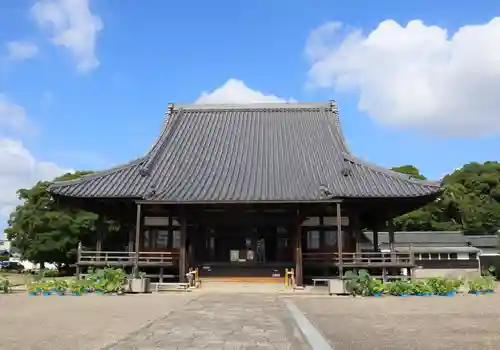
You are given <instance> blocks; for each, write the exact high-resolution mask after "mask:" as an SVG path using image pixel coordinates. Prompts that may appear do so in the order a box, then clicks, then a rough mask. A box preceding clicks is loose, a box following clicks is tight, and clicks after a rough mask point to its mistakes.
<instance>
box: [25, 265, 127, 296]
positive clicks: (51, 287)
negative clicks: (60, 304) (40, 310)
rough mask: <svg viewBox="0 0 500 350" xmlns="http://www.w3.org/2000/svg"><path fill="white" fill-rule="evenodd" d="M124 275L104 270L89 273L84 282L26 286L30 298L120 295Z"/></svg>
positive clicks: (52, 282)
mask: <svg viewBox="0 0 500 350" xmlns="http://www.w3.org/2000/svg"><path fill="white" fill-rule="evenodd" d="M124 284H125V273H124V271H123V270H121V269H113V268H105V269H99V270H91V271H89V275H88V277H87V278H86V279H84V280H79V281H76V280H74V281H65V280H55V279H53V280H39V281H36V282H33V283H30V284H29V285H28V294H29V295H30V296H39V295H42V296H51V295H58V296H64V295H72V296H81V295H84V294H88V293H92V292H96V293H97V294H103V295H104V294H108V295H122V294H123V292H124Z"/></svg>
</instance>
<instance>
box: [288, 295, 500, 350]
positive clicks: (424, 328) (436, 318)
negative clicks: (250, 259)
mask: <svg viewBox="0 0 500 350" xmlns="http://www.w3.org/2000/svg"><path fill="white" fill-rule="evenodd" d="M294 303H295V304H296V305H297V306H298V307H299V309H300V310H301V311H302V312H303V313H304V314H305V315H306V317H307V318H308V319H309V320H310V321H311V323H313V324H314V325H315V326H316V327H317V328H318V329H319V330H320V332H321V333H322V334H323V335H324V336H325V338H326V339H327V340H328V341H329V342H330V343H331V344H332V345H333V346H334V348H335V350H365V349H366V350H368V349H369V350H377V349H384V350H385V349H390V350H409V349H411V350H417V349H418V350H438V349H439V350H446V349H454V350H465V349H467V350H472V349H482V350H488V349H500V326H499V321H500V295H499V294H498V293H497V294H492V295H482V296H473V295H457V296H454V297H439V296H433V297H379V298H377V297H371V298H352V297H334V298H323V297H309V298H300V299H298V298H295V299H294Z"/></svg>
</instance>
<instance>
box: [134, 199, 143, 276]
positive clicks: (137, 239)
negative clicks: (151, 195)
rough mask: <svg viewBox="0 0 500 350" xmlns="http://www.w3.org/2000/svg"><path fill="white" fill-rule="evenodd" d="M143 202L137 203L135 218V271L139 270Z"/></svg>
mask: <svg viewBox="0 0 500 350" xmlns="http://www.w3.org/2000/svg"><path fill="white" fill-rule="evenodd" d="M141 209H142V208H141V204H137V214H136V215H137V216H136V219H135V259H134V271H136V272H137V271H139V249H140V238H141V224H142V214H141Z"/></svg>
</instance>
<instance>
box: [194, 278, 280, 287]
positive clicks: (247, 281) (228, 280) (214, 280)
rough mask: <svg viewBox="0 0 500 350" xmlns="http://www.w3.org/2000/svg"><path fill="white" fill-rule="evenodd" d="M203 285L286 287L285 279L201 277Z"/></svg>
mask: <svg viewBox="0 0 500 350" xmlns="http://www.w3.org/2000/svg"><path fill="white" fill-rule="evenodd" d="M201 281H202V283H203V284H206V283H226V284H227V283H245V284H278V285H284V284H285V279H284V278H283V277H229V276H228V277H201Z"/></svg>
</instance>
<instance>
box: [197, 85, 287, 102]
mask: <svg viewBox="0 0 500 350" xmlns="http://www.w3.org/2000/svg"><path fill="white" fill-rule="evenodd" d="M259 102H260V103H262V102H287V100H285V99H282V98H280V97H277V96H275V95H265V94H264V93H262V92H260V91H257V90H252V89H250V88H249V87H248V86H246V85H245V83H244V82H243V81H241V80H238V79H229V80H228V81H227V82H226V83H225V84H224V85H222V86H221V87H219V88H217V89H215V90H213V91H211V92H203V93H202V94H201V96H200V97H199V98H198V99H197V100H196V102H195V103H198V104H201V103H206V104H214V103H234V104H238V103H259ZM288 102H294V100H292V99H290V100H288Z"/></svg>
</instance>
